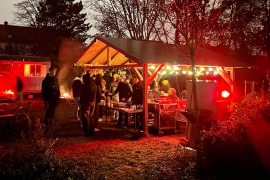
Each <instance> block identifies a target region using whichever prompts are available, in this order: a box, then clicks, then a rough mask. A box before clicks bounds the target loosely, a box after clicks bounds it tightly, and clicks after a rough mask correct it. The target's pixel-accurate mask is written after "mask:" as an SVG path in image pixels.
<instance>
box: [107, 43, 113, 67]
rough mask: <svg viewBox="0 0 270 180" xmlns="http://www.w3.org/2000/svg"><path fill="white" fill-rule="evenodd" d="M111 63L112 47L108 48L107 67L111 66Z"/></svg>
mask: <svg viewBox="0 0 270 180" xmlns="http://www.w3.org/2000/svg"><path fill="white" fill-rule="evenodd" d="M111 63H112V59H111V51H110V46H107V65H108V66H110V65H111Z"/></svg>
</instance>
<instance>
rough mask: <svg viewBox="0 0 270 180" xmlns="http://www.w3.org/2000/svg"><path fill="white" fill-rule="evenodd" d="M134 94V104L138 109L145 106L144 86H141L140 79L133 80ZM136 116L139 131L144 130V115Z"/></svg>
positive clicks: (138, 114)
mask: <svg viewBox="0 0 270 180" xmlns="http://www.w3.org/2000/svg"><path fill="white" fill-rule="evenodd" d="M133 82H134V84H133V87H132V89H133V94H132V99H131V100H132V104H133V105H135V106H136V107H138V106H141V105H142V104H143V86H142V85H141V83H140V81H139V78H137V77H134V78H133ZM134 116H136V120H137V121H136V123H137V127H138V129H139V130H142V123H143V121H142V120H143V113H137V114H134Z"/></svg>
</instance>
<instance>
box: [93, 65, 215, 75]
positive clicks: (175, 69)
mask: <svg viewBox="0 0 270 180" xmlns="http://www.w3.org/2000/svg"><path fill="white" fill-rule="evenodd" d="M148 69H149V71H150V72H154V70H155V69H156V66H155V65H149V66H148ZM105 73H107V74H111V75H113V76H115V77H116V76H117V75H121V74H130V73H131V71H130V70H129V68H114V69H112V70H108V69H94V68H93V69H91V70H90V74H91V75H97V74H100V75H102V76H103V75H104V74H105ZM195 73H196V77H199V76H204V75H212V76H216V75H218V74H219V67H202V66H200V67H195ZM158 74H159V75H162V76H167V75H181V74H182V75H190V76H191V75H192V74H193V72H192V69H191V66H169V65H167V66H164V67H162V69H161V70H160V71H159V72H158Z"/></svg>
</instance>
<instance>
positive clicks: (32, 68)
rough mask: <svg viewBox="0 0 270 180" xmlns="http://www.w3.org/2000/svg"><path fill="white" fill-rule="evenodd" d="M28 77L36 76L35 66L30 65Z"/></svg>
mask: <svg viewBox="0 0 270 180" xmlns="http://www.w3.org/2000/svg"><path fill="white" fill-rule="evenodd" d="M30 76H36V67H35V65H30Z"/></svg>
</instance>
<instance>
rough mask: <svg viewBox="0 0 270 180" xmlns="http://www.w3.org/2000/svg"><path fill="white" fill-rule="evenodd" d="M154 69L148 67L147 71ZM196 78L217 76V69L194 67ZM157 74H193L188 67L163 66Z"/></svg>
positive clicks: (152, 66) (151, 66)
mask: <svg viewBox="0 0 270 180" xmlns="http://www.w3.org/2000/svg"><path fill="white" fill-rule="evenodd" d="M155 68H156V67H155V66H154V65H150V66H149V69H152V70H154V69H155ZM194 70H195V73H196V76H203V75H207V76H208V75H214V76H215V75H218V71H219V67H217V68H215V67H195V68H194ZM158 74H163V75H173V74H176V75H179V74H185V75H192V74H193V72H192V70H191V68H190V67H189V66H176V65H173V66H163V67H162V69H161V70H160V71H159V72H158Z"/></svg>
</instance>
